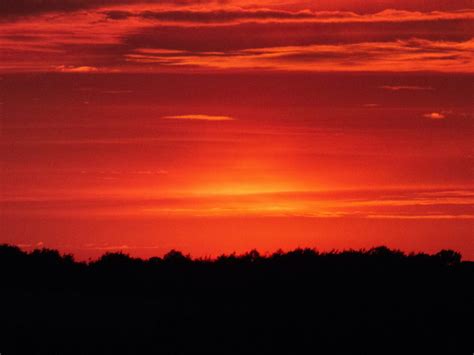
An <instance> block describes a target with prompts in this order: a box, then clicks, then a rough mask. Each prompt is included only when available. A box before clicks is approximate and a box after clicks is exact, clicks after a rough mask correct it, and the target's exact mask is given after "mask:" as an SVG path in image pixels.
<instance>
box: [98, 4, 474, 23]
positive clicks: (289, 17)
mask: <svg viewBox="0 0 474 355" xmlns="http://www.w3.org/2000/svg"><path fill="white" fill-rule="evenodd" d="M103 14H104V15H105V16H106V18H108V19H111V20H127V19H129V18H141V19H144V20H148V21H156V22H161V23H170V22H171V23H181V24H193V25H196V24H202V25H206V24H215V23H223V24H232V23H234V24H235V23H244V22H269V21H271V22H311V23H355V22H358V23H374V22H420V21H450V20H472V19H474V11H471V10H463V11H452V12H443V11H431V12H418V11H403V10H393V9H387V10H384V11H381V12H378V13H374V14H358V13H355V12H350V11H310V10H302V11H284V10H273V9H244V8H227V9H226V8H215V9H211V10H194V9H173V10H163V9H161V10H147V11H138V12H134V11H127V10H106V11H104V12H103Z"/></svg>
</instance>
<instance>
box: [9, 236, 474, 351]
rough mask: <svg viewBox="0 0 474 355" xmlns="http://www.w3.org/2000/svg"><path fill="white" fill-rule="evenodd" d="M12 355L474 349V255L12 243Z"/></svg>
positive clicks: (387, 251)
mask: <svg viewBox="0 0 474 355" xmlns="http://www.w3.org/2000/svg"><path fill="white" fill-rule="evenodd" d="M0 285H1V286H0V301H1V304H2V311H1V312H0V353H1V354H2V355H8V354H464V353H465V354H472V352H473V351H474V340H473V339H474V337H473V336H472V334H474V332H473V325H472V320H473V319H474V292H473V291H474V288H473V285H474V263H473V262H469V261H462V258H461V255H460V254H459V253H457V252H455V251H452V250H442V251H440V252H439V253H436V254H432V255H428V254H425V253H416V254H415V253H413V254H408V255H407V254H405V253H403V252H401V251H399V250H391V249H388V248H386V247H377V248H373V249H370V250H348V251H341V252H336V251H334V252H327V253H320V252H318V251H316V250H314V249H296V250H293V251H290V252H281V251H279V252H276V253H274V254H271V255H267V256H263V255H260V254H259V252H258V251H256V250H253V251H250V252H248V253H245V254H242V255H235V254H231V255H223V256H220V257H217V258H215V259H192V258H191V257H189V256H185V255H183V254H182V253H181V252H179V251H175V250H172V251H170V252H169V253H167V254H166V255H165V256H164V257H162V258H159V257H153V258H150V259H147V260H143V259H140V258H133V257H130V256H129V255H126V254H123V253H106V254H104V255H103V256H102V257H100V258H99V259H97V260H94V261H89V262H77V261H75V260H74V258H73V256H71V255H61V254H60V253H59V252H58V251H57V250H51V249H41V250H34V251H31V252H25V251H22V250H21V249H19V248H18V247H15V246H11V245H0Z"/></svg>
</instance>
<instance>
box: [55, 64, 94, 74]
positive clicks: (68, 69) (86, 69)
mask: <svg viewBox="0 0 474 355" xmlns="http://www.w3.org/2000/svg"><path fill="white" fill-rule="evenodd" d="M56 70H57V71H59V72H62V73H92V72H97V71H99V69H98V68H96V67H90V66H77V67H76V66H69V65H60V66H58V67H56Z"/></svg>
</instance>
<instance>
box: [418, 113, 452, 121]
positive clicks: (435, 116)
mask: <svg viewBox="0 0 474 355" xmlns="http://www.w3.org/2000/svg"><path fill="white" fill-rule="evenodd" d="M423 117H425V118H429V119H430V120H444V119H445V118H446V114H444V113H441V112H430V113H425V114H424V115H423Z"/></svg>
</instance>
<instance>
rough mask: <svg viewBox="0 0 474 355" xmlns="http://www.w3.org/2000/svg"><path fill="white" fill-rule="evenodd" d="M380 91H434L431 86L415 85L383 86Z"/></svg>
mask: <svg viewBox="0 0 474 355" xmlns="http://www.w3.org/2000/svg"><path fill="white" fill-rule="evenodd" d="M380 88H381V89H384V90H388V91H430V90H434V88H432V87H431V86H416V85H383V86H381V87H380Z"/></svg>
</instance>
